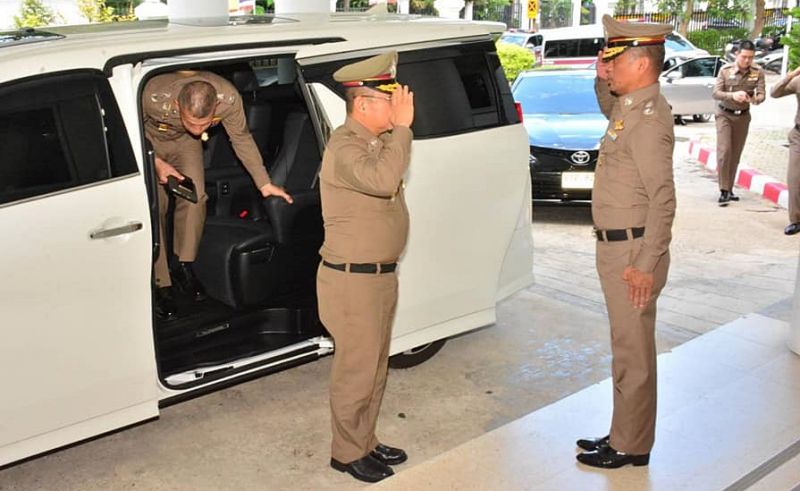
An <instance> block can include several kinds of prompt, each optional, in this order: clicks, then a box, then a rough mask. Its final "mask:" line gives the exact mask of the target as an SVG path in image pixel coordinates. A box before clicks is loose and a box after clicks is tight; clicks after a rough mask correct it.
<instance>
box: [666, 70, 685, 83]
mask: <svg viewBox="0 0 800 491" xmlns="http://www.w3.org/2000/svg"><path fill="white" fill-rule="evenodd" d="M682 78H683V74H682V73H681V72H680V71H678V70H675V71H672V72H669V73H668V74H667V82H670V83H672V82H674V81H675V80H680V79H682Z"/></svg>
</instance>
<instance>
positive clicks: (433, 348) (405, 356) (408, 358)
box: [389, 339, 447, 368]
mask: <svg viewBox="0 0 800 491" xmlns="http://www.w3.org/2000/svg"><path fill="white" fill-rule="evenodd" d="M446 341H447V339H439V340H438V341H433V342H431V343H428V344H423V345H422V346H417V347H416V348H411V349H410V350H407V351H403V352H402V353H398V354H396V355H394V356H392V357H390V358H389V366H390V367H391V368H411V367H415V366H417V365H419V364H420V363H423V362H426V361H428V360H430V359H431V358H432V357H433V355H435V354H436V353H438V352H439V350H440V349H442V346H444V343H445V342H446Z"/></svg>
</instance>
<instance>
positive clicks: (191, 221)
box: [142, 71, 292, 319]
mask: <svg viewBox="0 0 800 491" xmlns="http://www.w3.org/2000/svg"><path fill="white" fill-rule="evenodd" d="M142 109H143V112H144V129H145V136H146V137H147V139H148V141H149V142H150V143H151V144H152V145H153V149H154V150H155V155H156V158H155V171H156V175H157V176H158V181H159V183H160V184H164V185H168V186H169V188H170V189H171V190H172V189H174V190H175V191H173V192H174V193H175V194H176V195H177V196H179V197H180V198H182V199H177V200H176V202H175V212H174V240H173V250H174V252H175V255H176V256H178V260H179V261H180V262H179V268H178V271H173V273H176V278H175V279H176V282H177V283H178V284H179V286H180V288H181V290H183V291H184V293H186V294H188V295H189V296H191V297H193V298H194V299H195V300H198V301H199V300H202V299H204V298H205V292H204V291H203V287H202V285H201V284H200V282H199V281H198V280H197V278H196V277H195V276H194V272H193V271H192V263H193V262H194V260H195V258H196V256H197V250H198V247H199V246H200V238H201V237H202V235H203V225H204V224H205V217H206V200H207V199H208V196H207V195H206V193H205V176H204V172H203V143H202V142H203V141H205V140H206V139H207V138H208V137H207V134H206V130H208V128H209V127H211V126H214V125H217V124H220V123H221V124H222V125H223V127H224V128H225V132H226V133H227V134H228V138H230V141H231V145H232V146H233V150H234V152H236V156H237V157H238V158H239V160H241V161H242V164H243V165H244V167H245V169H247V172H248V173H249V174H250V176H252V178H253V181H254V183H255V185H256V187H257V188H258V189H259V191H260V192H261V195H262V196H264V197H265V198H266V197H268V196H278V197H281V198H283V199H285V200H286V201H287V202H289V203H291V202H292V198H291V197H290V196H289V195H288V194H286V192H285V191H284V190H283V189H282V188H281V187H279V186H276V185H274V184H272V182H271V181H270V178H269V175H268V174H267V171H266V169H265V167H264V162H263V160H262V158H261V154H260V152H259V151H258V147H257V146H256V143H255V141H254V140H253V137H252V135H251V134H250V130H249V129H248V128H247V120H246V118H245V114H244V106H243V105H242V98H241V95H240V94H239V92H238V91H237V90H236V88H235V87H234V86H233V84H231V83H230V82H228V81H227V80H225V79H224V78H222V77H220V76H219V75H216V74H214V73H210V72H198V71H179V72H171V73H165V74H162V75H157V76H155V77H153V78H151V79H150V81H148V82H147V85H145V88H144V91H143V93H142ZM170 178H172V179H170ZM179 188H183V189H179ZM192 188H194V193H192ZM158 195H159V196H158V208H159V226H160V233H161V237H165V227H164V224H165V222H166V215H167V208H168V206H169V200H168V195H167V190H166V189H164V186H161V187H159V193H158ZM192 195H193V196H192ZM187 197H188V198H192V197H194V198H195V199H194V201H192V200H191V199H186V198H187ZM163 242H164V243H166V241H163ZM154 269H155V279H156V314H157V315H158V316H159V317H160V318H162V319H164V318H170V317H173V316H174V315H175V314H176V307H175V303H174V301H173V299H172V294H171V288H170V287H171V286H172V279H171V277H170V270H169V266H168V262H167V251H166V248H165V247H161V249H160V251H159V254H158V258H157V259H156V262H155V265H154Z"/></svg>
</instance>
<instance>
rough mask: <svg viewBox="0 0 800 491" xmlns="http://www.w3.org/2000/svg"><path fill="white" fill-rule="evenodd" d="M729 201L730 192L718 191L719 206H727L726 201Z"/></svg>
mask: <svg viewBox="0 0 800 491" xmlns="http://www.w3.org/2000/svg"><path fill="white" fill-rule="evenodd" d="M730 201H731V193H729V192H728V191H720V193H719V199H718V200H717V202H718V203H719V206H728V203H729V202H730Z"/></svg>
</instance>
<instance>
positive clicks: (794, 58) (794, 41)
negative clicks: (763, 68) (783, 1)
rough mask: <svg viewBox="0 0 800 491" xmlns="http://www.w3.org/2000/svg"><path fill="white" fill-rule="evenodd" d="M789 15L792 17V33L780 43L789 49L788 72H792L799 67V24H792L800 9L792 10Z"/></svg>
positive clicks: (799, 15)
mask: <svg viewBox="0 0 800 491" xmlns="http://www.w3.org/2000/svg"><path fill="white" fill-rule="evenodd" d="M789 15H791V16H792V31H791V32H790V33H789V35H788V36H783V37H782V38H781V42H782V43H783V44H785V45H786V46H788V47H789V70H794V69H795V68H796V67H797V66H800V23H798V22H794V19H797V18H798V17H800V8H793V9H792V10H790V11H789ZM795 24H798V25H795ZM787 27H788V26H787Z"/></svg>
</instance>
